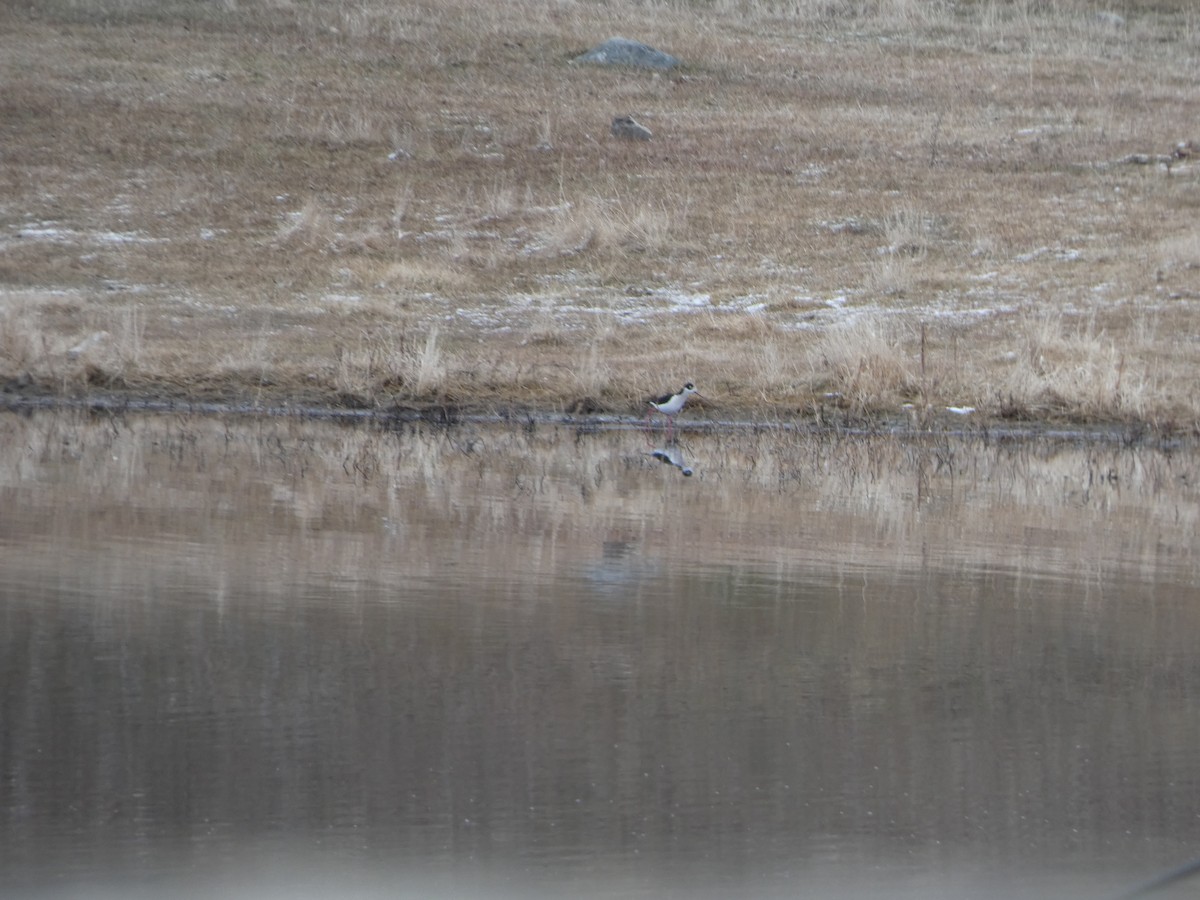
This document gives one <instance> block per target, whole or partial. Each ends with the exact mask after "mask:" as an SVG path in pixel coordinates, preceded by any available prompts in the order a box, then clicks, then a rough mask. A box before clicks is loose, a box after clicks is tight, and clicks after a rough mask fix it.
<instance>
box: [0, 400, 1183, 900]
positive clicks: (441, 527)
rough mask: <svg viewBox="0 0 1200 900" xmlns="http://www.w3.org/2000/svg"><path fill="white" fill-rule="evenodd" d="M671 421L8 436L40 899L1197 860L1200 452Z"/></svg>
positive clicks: (812, 883)
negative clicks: (645, 427) (638, 425)
mask: <svg viewBox="0 0 1200 900" xmlns="http://www.w3.org/2000/svg"><path fill="white" fill-rule="evenodd" d="M661 437H662V435H661V433H655V434H645V433H643V432H641V431H638V430H624V429H620V428H613V429H600V430H597V429H580V428H575V427H570V426H565V425H563V426H555V425H546V424H534V423H532V422H530V423H526V424H524V425H503V424H490V425H488V424H469V423H468V424H460V425H456V426H453V427H435V426H432V425H429V424H424V423H414V424H406V425H396V426H392V427H383V426H381V425H377V424H376V425H358V426H354V427H349V426H345V425H337V424H331V423H328V422H317V421H305V420H299V419H286V418H261V419H252V418H236V417H220V416H206V417H193V416H171V415H159V416H145V417H136V416H120V415H112V414H104V415H95V414H89V413H86V412H79V411H65V412H56V413H49V412H43V413H37V414H33V415H16V414H12V413H7V414H0V511H2V512H0V687H2V688H3V690H2V692H0V774H2V780H0V882H2V883H4V884H5V885H6V887H7V888H8V890H7V891H6V894H7V895H9V896H30V897H33V896H36V897H45V896H51V897H98V896H100V897H107V896H112V897H118V896H119V897H129V896H166V895H170V896H200V897H215V896H221V897H227V896H239V897H241V896H244V897H262V896H288V897H309V896H311V897H329V896H339V897H341V896H353V897H384V896H386V897H428V896H445V897H480V898H492V897H529V896H535V897H537V896H545V897H558V896H564V895H571V896H578V897H688V898H695V897H700V898H706V897H714V898H716V897H734V896H736V897H812V898H831V900H844V898H858V897H862V898H868V897H888V898H897V897H901V898H903V897H913V898H916V897H921V898H928V897H968V896H969V897H1028V898H1034V897H1047V896H1055V897H1078V898H1093V897H1096V898H1105V897H1111V896H1113V895H1114V893H1119V892H1120V891H1121V890H1122V889H1124V888H1127V887H1129V886H1130V885H1133V884H1137V883H1139V882H1140V881H1143V880H1144V879H1146V878H1148V877H1150V876H1151V875H1153V874H1154V873H1156V872H1158V871H1161V870H1162V869H1163V868H1164V867H1166V868H1169V867H1170V866H1172V865H1175V864H1177V863H1181V862H1184V861H1186V860H1188V859H1191V858H1194V857H1196V856H1197V855H1200V816H1198V815H1197V810H1198V809H1200V753H1197V750H1196V748H1197V747H1198V746H1200V702H1198V701H1200V655H1198V649H1197V648H1198V647H1200V604H1198V603H1197V592H1196V585H1197V583H1198V575H1200V552H1198V549H1200V545H1198V543H1197V527H1198V520H1200V505H1198V503H1197V501H1198V499H1200V497H1198V490H1200V489H1198V485H1200V455H1197V454H1196V453H1195V451H1194V450H1192V449H1188V448H1176V449H1174V450H1172V451H1165V450H1161V449H1154V448H1146V447H1129V446H1125V445H1123V444H1121V443H1119V442H1103V441H1094V440H1083V439H1065V438H1064V439H1051V438H1041V439H1025V440H1002V439H997V438H995V437H988V436H987V435H984V434H976V435H966V436H954V435H944V434H942V435H923V436H915V437H908V438H897V437H894V436H887V435H855V434H829V433H824V434H814V433H807V432H791V431H784V430H770V429H743V430H736V431H731V430H724V431H722V430H718V431H713V432H686V431H685V432H683V433H682V434H681V435H680V436H679V444H678V446H677V447H674V448H666V447H662V446H661V443H660V442H661ZM668 449H670V450H672V451H673V452H675V453H678V454H679V456H678V458H676V459H675V460H674V461H673V462H672V461H671V460H666V461H664V460H663V459H662V458H661V457H662V456H666V455H668V454H665V453H659V454H658V455H656V454H655V451H661V450H668ZM685 469H686V470H690V471H691V472H692V474H691V475H690V476H689V475H685V474H684V471H685Z"/></svg>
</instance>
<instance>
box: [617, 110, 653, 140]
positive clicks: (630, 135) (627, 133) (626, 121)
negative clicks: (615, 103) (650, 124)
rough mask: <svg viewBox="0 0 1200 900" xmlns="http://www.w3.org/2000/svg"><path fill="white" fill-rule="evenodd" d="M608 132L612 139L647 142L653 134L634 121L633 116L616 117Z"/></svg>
mask: <svg viewBox="0 0 1200 900" xmlns="http://www.w3.org/2000/svg"><path fill="white" fill-rule="evenodd" d="M610 130H611V131H612V134H613V137H619V138H623V139H625V140H627V141H648V140H650V138H652V137H654V132H652V131H651V130H650V129H649V128H647V127H646V126H645V125H643V124H642V123H641V122H639V121H637V120H636V119H634V117H633V116H617V117H616V118H615V119H613V120H612V128H611V129H610Z"/></svg>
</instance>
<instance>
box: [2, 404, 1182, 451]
mask: <svg viewBox="0 0 1200 900" xmlns="http://www.w3.org/2000/svg"><path fill="white" fill-rule="evenodd" d="M707 405H708V407H709V408H708V409H694V410H691V411H690V412H689V414H688V415H687V416H683V417H680V418H679V419H678V420H677V421H676V424H675V428H676V430H677V431H678V432H681V433H693V434H696V433H708V432H726V433H735V432H738V431H745V432H761V431H781V432H795V433H809V434H847V435H853V434H861V435H889V436H893V437H896V438H898V439H912V438H921V437H929V436H935V435H941V436H950V437H976V438H979V439H983V440H988V439H994V440H1055V441H1080V442H1096V443H1108V444H1121V445H1123V446H1128V447H1157V448H1159V449H1175V448H1184V447H1192V446H1195V445H1196V444H1197V435H1196V434H1194V433H1187V434H1184V433H1179V432H1172V431H1169V430H1165V429H1162V428H1155V427H1153V426H1151V425H1149V424H1147V423H1142V422H1126V423H1112V422H1072V421H1069V420H1062V421H1050V420H1046V421H1008V420H1004V419H1000V418H996V417H986V416H981V415H977V414H975V413H971V414H963V413H962V411H958V412H950V411H936V412H934V411H930V413H929V414H928V415H927V416H925V417H920V416H917V415H915V414H910V415H903V416H897V415H892V416H885V415H882V414H880V415H873V416H869V415H854V414H852V413H850V412H848V411H845V410H837V409H833V410H822V413H821V414H820V415H809V416H804V415H799V414H796V415H791V416H788V415H780V414H779V413H778V412H774V411H771V410H765V409H758V410H756V409H744V408H736V409H726V408H722V407H721V406H720V405H719V404H716V403H713V402H711V401H710V402H709V403H708V404H707ZM50 410H76V411H77V410H89V411H92V412H95V413H100V414H111V415H121V414H126V413H132V414H146V415H181V414H182V415H195V416H237V417H262V418H296V419H312V420H318V421H329V422H342V423H346V424H351V425H353V424H367V423H371V424H377V425H380V424H381V425H388V424H405V423H412V422H425V423H428V424H431V425H438V426H447V427H449V426H455V425H471V424H477V425H492V424H514V425H522V426H526V427H537V426H545V425H566V426H571V427H575V428H577V429H579V430H580V431H581V432H594V431H609V430H637V429H643V428H647V425H646V420H645V418H644V417H643V416H642V414H641V412H640V410H628V411H620V410H612V409H603V408H590V409H580V408H578V407H576V408H574V409H567V410H563V409H558V410H556V409H548V408H538V407H533V406H529V405H523V404H519V403H510V404H492V405H488V406H484V405H471V404H462V403H456V402H452V401H437V400H429V401H426V402H422V403H418V402H413V403H403V404H391V405H386V406H379V407H373V408H364V407H358V406H348V405H343V404H339V403H337V402H336V401H335V400H332V399H331V398H323V397H320V396H309V397H284V396H273V395H262V396H259V397H257V398H225V397H213V398H200V397H186V396H170V395H166V396H164V395H158V396H154V395H149V394H140V393H134V392H104V393H95V394H88V395H86V396H79V395H75V396H67V395H62V394H55V393H52V392H50V391H30V392H21V393H18V392H5V393H0V411H5V412H13V413H28V412H34V411H50ZM648 430H649V431H650V432H651V433H657V431H658V430H661V424H658V425H656V424H654V423H651V425H650V426H649V429H648Z"/></svg>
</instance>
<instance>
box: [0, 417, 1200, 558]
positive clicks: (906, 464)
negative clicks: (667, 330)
mask: <svg viewBox="0 0 1200 900" xmlns="http://www.w3.org/2000/svg"><path fill="white" fill-rule="evenodd" d="M3 422H4V431H3V434H2V437H0V440H2V441H3V444H4V451H5V452H4V453H2V454H0V485H6V486H7V489H9V490H25V489H28V490H31V491H32V490H34V488H35V486H36V491H37V496H38V506H37V508H39V509H43V510H46V511H47V514H48V515H50V516H51V517H52V518H53V517H55V516H57V515H58V511H59V510H61V509H65V508H68V507H69V506H70V504H71V502H72V501H71V500H70V497H71V495H72V494H73V493H77V492H78V491H79V490H80V485H79V484H65V485H62V486H58V485H56V484H55V483H54V482H53V481H46V482H43V483H42V484H41V485H40V486H37V484H38V483H37V481H36V479H35V478H34V477H33V475H34V473H35V472H37V471H40V469H39V467H41V466H53V465H56V464H58V463H60V462H64V461H69V462H70V463H71V465H72V467H73V468H77V469H78V471H79V472H81V473H83V474H82V477H83V478H84V479H85V481H86V482H87V483H89V484H90V485H91V486H92V489H91V493H90V494H89V497H90V499H88V500H87V501H86V503H85V506H84V507H81V508H80V516H81V518H80V522H81V523H82V522H85V521H86V520H87V519H88V517H89V516H91V515H99V514H104V515H105V516H106V517H109V518H110V519H111V521H112V528H113V533H114V534H116V533H119V532H122V531H125V530H128V531H130V532H131V533H133V532H137V531H138V530H139V529H142V528H146V527H150V528H151V530H153V528H154V527H156V526H155V525H154V522H156V521H157V514H154V515H148V512H147V511H149V510H154V509H156V508H162V509H163V510H164V512H165V509H166V508H167V506H170V505H172V504H174V505H179V506H181V507H184V508H191V507H195V508H196V509H195V511H196V513H197V515H196V517H195V519H194V524H192V525H189V526H187V527H189V528H195V529H196V530H197V534H200V533H202V532H203V531H204V529H205V528H208V527H210V526H209V525H206V524H205V520H206V519H211V518H213V517H216V518H224V517H226V516H228V515H230V510H236V511H239V512H237V514H236V515H234V516H233V518H232V519H231V520H230V521H228V522H226V523H225V524H224V525H223V526H222V527H223V528H229V529H231V530H232V531H233V532H235V533H237V532H240V531H242V530H245V532H246V534H247V535H250V534H252V533H254V531H255V529H258V528H261V527H262V524H263V523H262V522H261V521H260V520H261V519H262V517H264V516H265V517H266V518H267V519H269V520H270V527H271V529H273V530H278V531H279V532H280V534H282V535H296V534H303V533H307V532H310V531H311V530H312V529H314V528H319V527H322V526H321V523H322V522H326V523H328V522H337V523H340V524H339V525H338V528H339V529H343V530H349V531H351V532H355V533H359V532H362V533H376V532H377V531H378V529H379V527H380V522H382V521H384V520H386V521H387V522H390V523H392V524H393V525H394V526H395V528H396V529H398V530H399V531H403V532H404V533H405V534H408V535H410V538H412V536H414V535H419V534H422V533H425V532H426V531H427V529H429V528H433V529H434V531H435V532H436V533H439V534H440V533H442V532H441V529H442V528H444V527H446V526H447V525H448V521H447V520H446V519H445V516H446V514H447V513H446V511H447V510H453V509H455V508H458V507H463V506H467V507H471V508H475V509H477V510H478V515H479V516H481V518H479V519H478V520H473V521H474V522H475V524H473V525H472V526H471V527H476V528H482V529H483V530H484V531H488V532H493V531H494V532H495V533H497V534H503V533H511V534H512V535H514V536H515V535H522V536H523V537H522V539H523V540H524V539H528V538H530V537H532V536H535V535H538V534H550V533H553V532H554V530H555V529H557V528H560V527H562V526H563V525H564V523H566V522H568V521H571V522H576V524H573V525H572V526H571V530H572V534H573V535H574V537H573V538H572V541H571V542H570V547H571V549H570V550H566V551H564V552H567V553H568V554H582V555H583V556H586V555H587V554H588V553H590V552H591V549H592V543H593V542H598V543H597V546H598V545H599V543H603V541H605V540H610V539H614V537H618V538H619V537H620V536H621V535H626V536H629V535H640V536H641V537H639V538H638V539H639V540H645V539H646V536H645V535H644V533H643V531H642V529H641V526H640V525H639V524H638V523H639V522H642V521H650V520H652V519H657V518H658V517H659V516H660V515H661V512H662V504H663V503H664V502H667V503H669V504H670V505H671V506H672V508H673V510H674V511H673V513H672V515H671V516H670V517H669V519H670V523H669V524H668V525H666V526H664V527H665V531H663V532H662V533H661V535H659V537H657V538H654V542H656V543H657V544H659V545H660V547H662V548H669V547H674V548H675V549H676V550H678V551H679V552H683V550H684V547H685V545H686V544H688V543H689V542H690V543H695V544H697V545H706V544H709V543H711V544H712V545H713V546H714V547H723V548H725V549H723V550H722V551H721V552H722V553H729V554H733V555H735V556H736V555H739V554H745V555H747V556H748V557H751V558H756V559H772V560H776V561H778V562H779V563H781V564H787V563H788V561H789V560H795V559H797V558H800V559H809V560H820V559H824V560H826V561H832V560H835V559H842V558H846V556H845V554H846V553H851V554H852V555H858V554H869V555H871V556H872V558H876V559H878V560H879V561H880V562H881V563H882V562H884V561H886V560H891V561H892V562H894V563H895V564H897V565H903V564H905V563H906V561H911V553H912V552H913V550H912V545H911V540H910V539H909V538H906V537H904V536H906V535H907V536H911V535H912V533H913V528H914V525H913V515H914V513H916V512H923V511H929V510H936V511H937V515H936V516H935V517H933V518H932V519H931V520H930V521H929V522H926V523H924V524H923V525H922V526H921V530H922V533H924V534H926V536H927V538H928V539H929V540H931V541H932V542H933V543H934V544H939V543H940V545H941V546H946V547H955V548H958V550H956V552H960V553H961V554H962V555H963V556H964V557H966V558H977V559H978V561H979V562H981V563H982V562H984V561H987V560H991V561H993V562H997V561H998V559H997V557H998V556H1003V555H1011V556H1012V559H1011V562H1012V564H1013V565H1029V564H1031V561H1034V560H1037V559H1039V558H1041V557H1040V554H1041V553H1042V550H1041V548H1040V547H1039V545H1037V544H1036V543H1035V544H1033V545H1029V544H1028V542H1027V541H1025V540H1024V538H1023V534H1024V529H1026V528H1027V527H1028V524H1029V522H1030V521H1031V520H1036V521H1037V523H1038V527H1039V528H1051V529H1061V530H1062V534H1063V537H1062V542H1065V543H1067V544H1069V545H1073V546H1077V549H1078V550H1079V552H1080V554H1081V555H1080V557H1079V558H1078V559H1076V560H1075V561H1074V562H1073V563H1072V564H1073V565H1077V566H1079V567H1081V569H1087V568H1088V567H1089V566H1099V567H1101V568H1103V567H1104V566H1105V565H1106V564H1107V563H1106V562H1105V559H1104V558H1105V555H1106V553H1109V552H1110V550H1108V549H1106V547H1108V545H1109V543H1110V542H1112V547H1111V553H1112V556H1113V558H1114V559H1115V558H1124V557H1126V556H1128V555H1129V551H1128V549H1127V548H1126V549H1122V546H1121V545H1120V542H1121V541H1125V542H1128V541H1133V542H1134V543H1135V544H1136V545H1137V546H1139V547H1142V548H1143V549H1142V550H1141V551H1138V552H1142V553H1145V554H1147V556H1148V558H1153V557H1155V556H1156V555H1158V554H1159V553H1161V552H1162V548H1163V547H1165V548H1172V547H1175V548H1178V547H1181V546H1184V545H1188V544H1187V542H1188V541H1190V540H1191V537H1190V536H1191V535H1194V534H1195V532H1196V529H1197V527H1198V526H1200V513H1197V512H1196V510H1198V509H1200V505H1197V504H1196V503H1195V502H1193V501H1194V500H1195V499H1197V498H1195V497H1194V496H1193V495H1194V493H1195V490H1196V489H1195V488H1194V487H1192V485H1195V484H1196V483H1197V478H1198V477H1200V475H1198V473H1196V472H1194V471H1193V469H1194V468H1195V461H1194V460H1192V459H1191V458H1190V457H1180V456H1178V455H1177V456H1168V455H1164V454H1160V453H1157V452H1154V451H1151V450H1136V451H1134V450H1124V449H1121V448H1120V447H1118V446H1110V445H1099V446H1093V447H1090V448H1085V449H1083V450H1079V449H1077V448H1072V447H1069V446H1065V445H1055V444H1047V443H1038V442H1031V443H1027V444H1023V445H1019V446H1014V447H998V446H995V445H992V444H990V443H988V442H986V441H976V440H970V439H960V438H955V437H951V436H949V435H946V434H941V435H938V434H931V435H928V436H926V437H924V438H919V439H914V440H908V441H898V440H894V439H890V438H887V437H867V436H857V437H856V436H837V435H835V434H819V435H809V434H798V433H786V432H771V431H763V430H757V431H751V432H729V433H717V434H712V435H707V436H705V435H697V434H687V433H685V434H684V435H682V436H681V439H682V442H683V443H682V450H683V452H684V455H685V457H686V459H687V462H688V464H689V465H690V466H692V467H693V468H694V469H695V472H696V474H695V476H694V477H693V478H691V479H687V480H685V479H681V478H679V477H678V473H676V472H673V471H670V470H669V467H665V466H662V465H661V464H660V463H658V462H657V461H655V460H654V459H652V458H651V457H650V455H649V453H648V451H647V450H646V447H645V442H644V440H643V439H642V437H641V436H640V434H638V433H637V432H636V431H631V432H616V433H605V434H596V435H592V436H577V435H576V434H575V433H574V432H573V431H572V430H570V429H559V428H554V427H536V428H533V429H511V430H510V429H504V428H480V427H476V426H463V427H461V428H450V429H438V428H432V429H431V428H428V427H426V426H413V427H403V428H402V429H401V431H400V432H399V433H398V434H392V433H389V432H381V431H379V430H377V429H376V428H374V427H358V428H347V427H336V426H327V425H321V424H318V423H303V422H296V421H286V420H285V421H278V420H266V421H263V422H258V423H254V424H247V425H245V426H243V425H241V424H239V423H238V422H237V420H231V421H230V422H223V421H220V420H218V419H186V420H176V421H172V420H169V419H156V418H145V419H128V420H124V419H113V420H111V421H99V422H96V421H90V420H88V419H86V418H83V417H79V416H76V415H73V414H62V415H55V416H36V417H34V418H33V419H29V420H26V419H17V418H15V417H11V416H10V417H5V418H4V420H3ZM45 471H46V472H49V471H51V470H45ZM26 484H28V486H29V487H28V488H23V487H22V486H23V485H26ZM168 485H169V486H170V489H169V491H168V492H167V493H165V494H164V493H163V490H164V486H168ZM664 491H666V492H667V493H666V495H664ZM56 493H61V497H59V498H58V499H57V500H55V499H53V498H54V496H55V495H56ZM164 504H166V506H164ZM1114 504H1115V505H1116V506H1115V509H1116V513H1115V517H1111V516H1113V510H1114ZM1189 510H1190V512H1188V511H1189ZM242 516H245V520H244V521H243V519H242ZM1181 516H1182V518H1180V517H1181ZM868 522H869V523H871V524H870V527H869V529H868V530H867V531H865V532H864V531H863V528H864V525H865V524H866V523H868ZM439 523H440V524H439ZM60 524H68V523H66V522H65V520H63V522H62V523H60ZM68 527H71V528H74V527H75V526H69V524H68ZM80 527H83V526H82V525H81V526H80ZM887 534H893V535H897V536H898V539H897V540H896V541H888V540H884V541H883V542H882V543H880V542H879V536H880V535H887ZM412 539H414V540H415V538H412ZM1072 542H1075V543H1074V544H1072ZM1089 542H1091V545H1092V549H1093V550H1094V553H1090V554H1088V553H1085V552H1084V550H1085V548H1086V547H1087V546H1088V545H1089ZM1156 542H1162V543H1161V547H1160V546H1159V545H1158V544H1156ZM499 543H500V545H503V540H501V541H500V542H499ZM321 545H322V546H327V549H328V552H329V553H330V554H331V555H330V556H329V557H328V558H323V559H322V564H328V565H331V566H333V567H334V568H335V569H337V570H339V571H341V570H343V569H345V568H346V567H347V566H358V565H361V566H365V567H366V568H367V569H369V570H377V569H378V567H379V566H380V565H381V564H382V565H384V567H385V568H386V567H387V566H388V565H391V563H389V562H387V561H386V560H383V559H380V560H375V561H372V560H370V559H365V558H355V559H352V560H343V561H337V560H335V559H334V558H333V556H334V555H336V552H337V550H336V547H337V541H336V540H333V541H331V542H330V543H328V544H327V545H325V544H321ZM676 545H678V546H676ZM1188 546H1190V545H1188ZM1156 548H1157V549H1156ZM317 552H318V554H319V553H321V552H323V551H317ZM397 552H399V553H401V554H402V557H403V559H404V560H405V563H406V564H409V565H413V566H416V567H417V568H418V570H422V571H423V570H425V569H426V568H427V564H426V563H424V562H422V561H421V560H420V558H419V556H420V552H419V547H417V546H411V547H410V546H406V547H404V548H397ZM501 552H503V551H501ZM689 552H690V551H689ZM797 554H799V556H797ZM1022 559H1024V562H1022ZM393 561H394V560H393ZM517 577H519V576H517Z"/></svg>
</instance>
